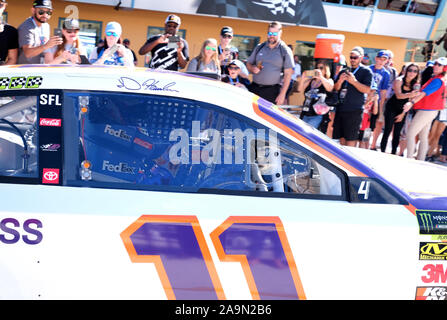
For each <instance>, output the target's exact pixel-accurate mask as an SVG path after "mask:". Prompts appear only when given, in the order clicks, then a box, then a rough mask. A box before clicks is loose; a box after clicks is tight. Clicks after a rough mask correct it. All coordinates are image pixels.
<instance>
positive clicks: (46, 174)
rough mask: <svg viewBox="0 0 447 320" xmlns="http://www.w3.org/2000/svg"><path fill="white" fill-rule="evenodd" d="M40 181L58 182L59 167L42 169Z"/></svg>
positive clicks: (47, 182)
mask: <svg viewBox="0 0 447 320" xmlns="http://www.w3.org/2000/svg"><path fill="white" fill-rule="evenodd" d="M42 183H46V184H59V169H43V173H42Z"/></svg>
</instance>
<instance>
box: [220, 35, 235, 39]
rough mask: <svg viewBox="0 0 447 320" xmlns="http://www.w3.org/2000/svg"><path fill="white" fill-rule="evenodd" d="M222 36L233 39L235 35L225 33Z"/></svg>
mask: <svg viewBox="0 0 447 320" xmlns="http://www.w3.org/2000/svg"><path fill="white" fill-rule="evenodd" d="M222 38H224V39H232V38H233V36H231V35H229V34H224V35H223V36H222Z"/></svg>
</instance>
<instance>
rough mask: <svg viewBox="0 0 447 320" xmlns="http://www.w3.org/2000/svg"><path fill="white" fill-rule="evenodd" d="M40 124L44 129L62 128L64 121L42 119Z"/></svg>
mask: <svg viewBox="0 0 447 320" xmlns="http://www.w3.org/2000/svg"><path fill="white" fill-rule="evenodd" d="M39 124H40V126H42V127H60V126H61V125H62V119H50V118H40V121H39Z"/></svg>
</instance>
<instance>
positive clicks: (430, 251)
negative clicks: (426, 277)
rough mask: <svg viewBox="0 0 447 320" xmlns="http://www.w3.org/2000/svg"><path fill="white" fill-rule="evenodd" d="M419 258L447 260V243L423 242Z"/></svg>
mask: <svg viewBox="0 0 447 320" xmlns="http://www.w3.org/2000/svg"><path fill="white" fill-rule="evenodd" d="M419 260H447V243H442V242H421V243H420V244H419Z"/></svg>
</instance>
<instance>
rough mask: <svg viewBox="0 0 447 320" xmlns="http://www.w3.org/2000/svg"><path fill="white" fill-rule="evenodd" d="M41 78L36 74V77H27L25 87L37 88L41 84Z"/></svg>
mask: <svg viewBox="0 0 447 320" xmlns="http://www.w3.org/2000/svg"><path fill="white" fill-rule="evenodd" d="M42 80H43V78H42V77H40V76H36V77H29V78H28V81H27V82H26V87H27V88H30V89H32V88H39V87H40V85H41V84H42Z"/></svg>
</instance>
